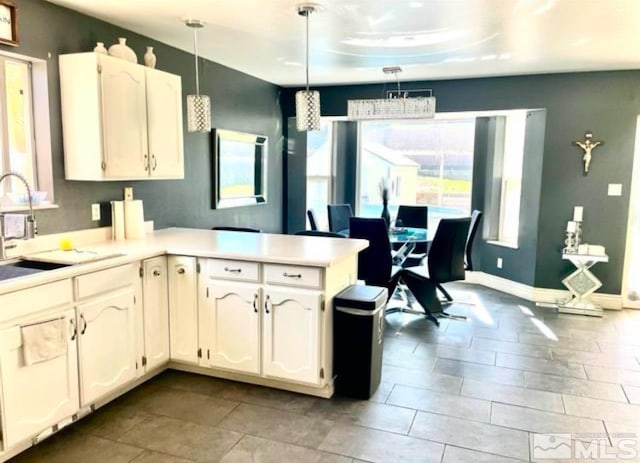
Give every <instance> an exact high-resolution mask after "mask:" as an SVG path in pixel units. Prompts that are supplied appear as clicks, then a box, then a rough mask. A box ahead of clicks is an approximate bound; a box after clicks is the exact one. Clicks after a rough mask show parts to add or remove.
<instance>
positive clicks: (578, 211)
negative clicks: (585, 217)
mask: <svg viewBox="0 0 640 463" xmlns="http://www.w3.org/2000/svg"><path fill="white" fill-rule="evenodd" d="M582 210H583V207H582V206H576V207H574V208H573V221H574V222H582Z"/></svg>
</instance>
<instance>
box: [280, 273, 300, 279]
mask: <svg viewBox="0 0 640 463" xmlns="http://www.w3.org/2000/svg"><path fill="white" fill-rule="evenodd" d="M282 276H283V277H285V278H302V274H300V273H287V272H284V273H283V274H282Z"/></svg>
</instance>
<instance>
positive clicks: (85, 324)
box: [80, 315, 87, 334]
mask: <svg viewBox="0 0 640 463" xmlns="http://www.w3.org/2000/svg"><path fill="white" fill-rule="evenodd" d="M80 320H82V322H83V323H84V326H83V327H82V331H80V334H84V333H85V331H87V320H85V318H84V315H80Z"/></svg>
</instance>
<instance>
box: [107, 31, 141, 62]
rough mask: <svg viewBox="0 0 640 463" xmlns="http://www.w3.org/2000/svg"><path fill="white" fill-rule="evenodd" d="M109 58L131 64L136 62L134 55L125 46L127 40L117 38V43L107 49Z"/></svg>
mask: <svg viewBox="0 0 640 463" xmlns="http://www.w3.org/2000/svg"><path fill="white" fill-rule="evenodd" d="M109 56H113V57H114V58H120V59H123V60H126V61H130V62H132V63H137V62H138V57H137V56H136V53H135V52H134V51H133V50H132V49H131V48H129V47H128V46H127V39H125V38H124V37H120V38H118V43H116V44H114V45H111V46H110V47H109Z"/></svg>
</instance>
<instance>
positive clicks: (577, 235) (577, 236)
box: [574, 220, 582, 251]
mask: <svg viewBox="0 0 640 463" xmlns="http://www.w3.org/2000/svg"><path fill="white" fill-rule="evenodd" d="M575 222H576V232H575V234H574V235H575V236H574V246H575V249H576V251H577V250H578V246H580V243H581V242H582V221H577V220H576V221H575Z"/></svg>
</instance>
